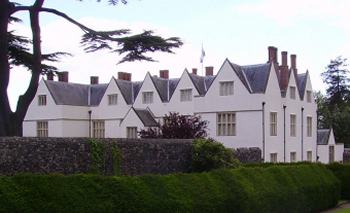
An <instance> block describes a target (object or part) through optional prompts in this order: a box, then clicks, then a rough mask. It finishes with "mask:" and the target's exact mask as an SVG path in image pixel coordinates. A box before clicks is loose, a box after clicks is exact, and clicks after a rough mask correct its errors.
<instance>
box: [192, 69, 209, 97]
mask: <svg viewBox="0 0 350 213" xmlns="http://www.w3.org/2000/svg"><path fill="white" fill-rule="evenodd" d="M186 72H187V73H188V71H187V70H186ZM188 75H189V76H190V79H191V81H192V83H193V85H194V86H195V87H196V89H197V91H198V93H199V95H200V96H204V95H205V93H207V91H208V88H209V87H210V85H211V84H212V83H213V81H214V79H215V76H199V75H196V74H193V73H188Z"/></svg>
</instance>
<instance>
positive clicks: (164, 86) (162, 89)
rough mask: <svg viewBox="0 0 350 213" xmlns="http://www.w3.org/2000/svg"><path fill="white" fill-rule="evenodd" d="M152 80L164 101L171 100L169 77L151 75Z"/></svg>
mask: <svg viewBox="0 0 350 213" xmlns="http://www.w3.org/2000/svg"><path fill="white" fill-rule="evenodd" d="M151 80H152V82H153V84H154V87H155V88H156V90H157V92H158V94H159V97H160V99H161V100H162V102H167V101H169V87H168V79H164V78H160V77H158V76H151Z"/></svg>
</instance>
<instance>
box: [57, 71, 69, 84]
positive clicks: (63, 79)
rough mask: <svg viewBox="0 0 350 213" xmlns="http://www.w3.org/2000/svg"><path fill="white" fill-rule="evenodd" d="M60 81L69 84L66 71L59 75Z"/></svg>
mask: <svg viewBox="0 0 350 213" xmlns="http://www.w3.org/2000/svg"><path fill="white" fill-rule="evenodd" d="M58 81H61V82H68V72H67V71H64V72H60V73H58Z"/></svg>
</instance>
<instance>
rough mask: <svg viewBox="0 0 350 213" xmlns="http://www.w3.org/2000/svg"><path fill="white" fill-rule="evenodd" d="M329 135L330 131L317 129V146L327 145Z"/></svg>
mask: <svg viewBox="0 0 350 213" xmlns="http://www.w3.org/2000/svg"><path fill="white" fill-rule="evenodd" d="M330 133H331V130H330V129H318V130H317V144H318V145H327V144H328V139H329V135H330Z"/></svg>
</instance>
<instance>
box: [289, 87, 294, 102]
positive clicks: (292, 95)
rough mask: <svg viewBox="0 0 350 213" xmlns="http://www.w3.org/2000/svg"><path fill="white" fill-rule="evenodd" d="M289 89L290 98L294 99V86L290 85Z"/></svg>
mask: <svg viewBox="0 0 350 213" xmlns="http://www.w3.org/2000/svg"><path fill="white" fill-rule="evenodd" d="M289 91H290V99H294V100H295V87H294V86H290V87H289Z"/></svg>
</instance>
